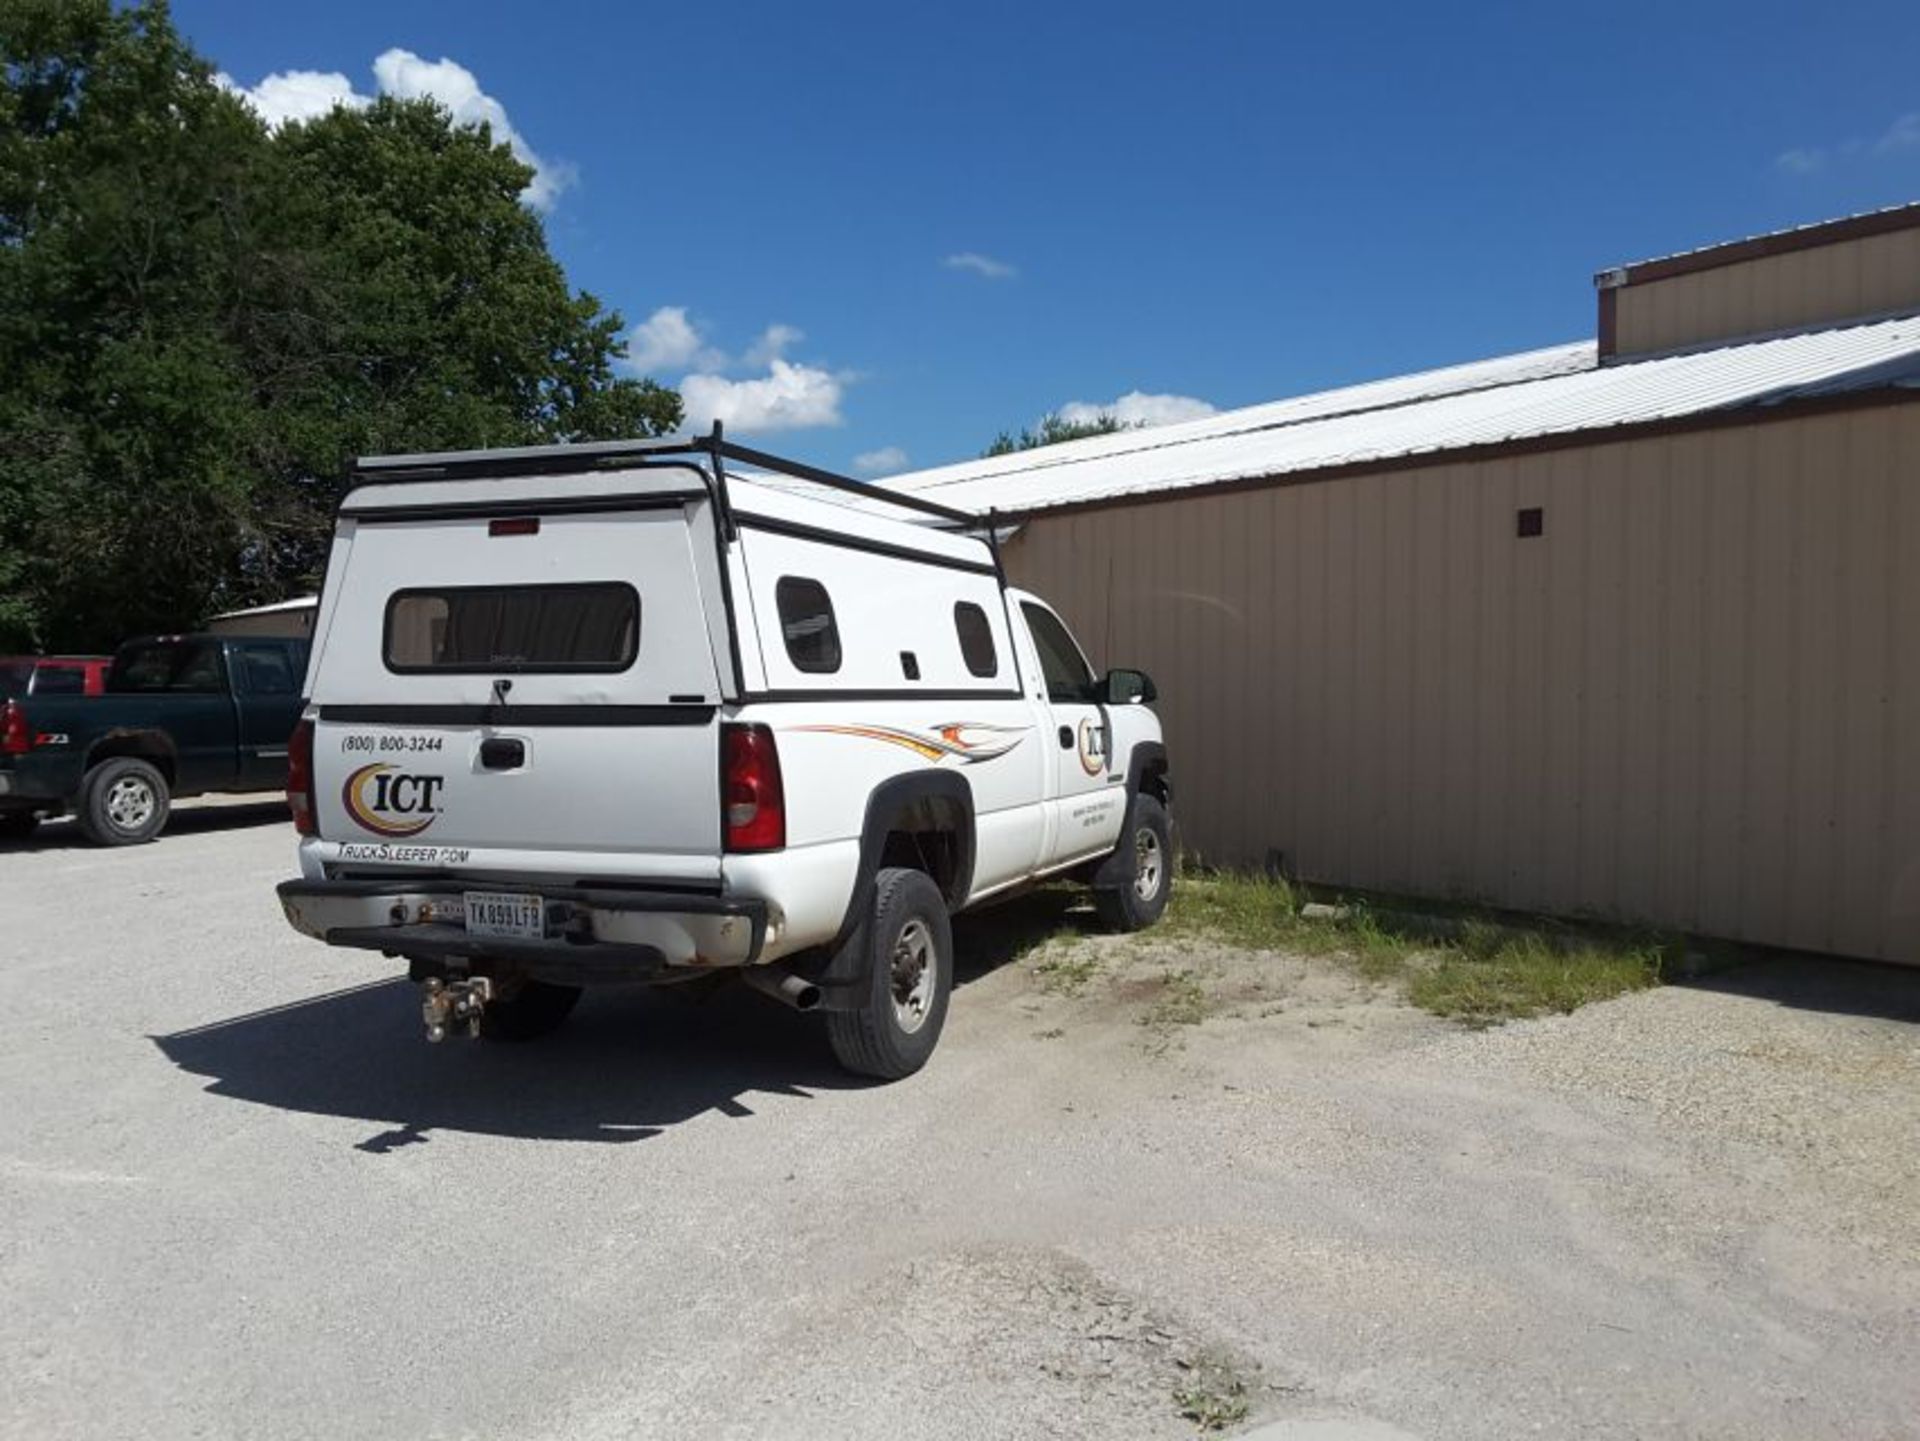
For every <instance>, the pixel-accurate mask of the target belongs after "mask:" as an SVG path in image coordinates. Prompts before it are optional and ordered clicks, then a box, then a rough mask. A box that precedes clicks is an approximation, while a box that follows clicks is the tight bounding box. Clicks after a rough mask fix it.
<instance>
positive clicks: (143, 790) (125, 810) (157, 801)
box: [80, 756, 173, 846]
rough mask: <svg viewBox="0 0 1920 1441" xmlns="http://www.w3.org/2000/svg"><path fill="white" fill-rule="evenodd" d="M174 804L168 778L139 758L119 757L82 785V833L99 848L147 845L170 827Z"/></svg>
mask: <svg viewBox="0 0 1920 1441" xmlns="http://www.w3.org/2000/svg"><path fill="white" fill-rule="evenodd" d="M172 805H173V796H172V794H171V793H170V792H169V791H168V790H167V780H166V777H165V776H163V775H161V774H160V772H159V771H158V770H157V769H155V768H154V767H153V766H151V765H149V764H148V763H147V762H146V761H143V760H140V759H139V758H138V757H136V756H117V757H115V758H114V759H112V760H105V761H102V762H100V764H99V765H97V766H95V767H94V768H93V769H92V770H90V771H88V772H87V778H86V780H85V781H83V782H82V783H81V786H80V830H81V832H82V833H83V834H84V835H85V836H86V838H87V839H88V840H90V841H92V842H93V843H94V844H95V845H97V846H137V845H143V844H145V843H146V842H147V841H150V840H152V839H153V838H154V837H155V836H157V835H159V834H160V832H161V830H162V829H163V828H164V827H165V826H166V824H167V812H168V810H169V809H170V808H171V807H172Z"/></svg>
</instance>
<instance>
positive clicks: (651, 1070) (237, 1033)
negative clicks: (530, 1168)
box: [152, 895, 1072, 1155]
mask: <svg viewBox="0 0 1920 1441" xmlns="http://www.w3.org/2000/svg"><path fill="white" fill-rule="evenodd" d="M1071 901H1072V898H1071V897H1057V898H1056V897H1049V896H1044V895H1042V896H1033V897H1028V898H1023V899H1022V900H1020V901H1017V902H1013V903H1010V904H1008V905H1004V906H998V907H995V908H993V909H992V910H990V911H987V912H984V913H982V914H981V915H980V916H978V917H973V916H969V917H964V918H962V919H960V920H959V921H958V922H956V925H955V933H956V934H955V951H956V962H955V981H956V984H957V985H959V986H962V987H964V986H965V985H966V984H967V983H969V982H970V981H973V980H976V979H978V978H980V977H981V976H983V975H986V974H988V973H990V972H991V971H992V970H993V969H995V968H996V967H998V966H999V965H1002V964H1004V963H1005V962H1006V961H1007V960H1010V959H1012V958H1013V957H1015V956H1017V955H1019V954H1020V953H1021V952H1022V951H1023V950H1025V949H1026V948H1027V947H1028V946H1030V945H1031V944H1033V943H1034V942H1035V941H1037V940H1039V939H1042V938H1044V937H1045V936H1047V935H1051V934H1054V933H1055V932H1057V931H1058V930H1060V929H1061V928H1062V926H1063V925H1070V924H1072V922H1071V920H1069V919H1066V917H1067V916H1068V911H1069V906H1070V905H1071ZM152 1039H153V1042H154V1044H155V1045H156V1046H158V1047H159V1049H160V1051H161V1053H162V1054H164V1055H165V1056H166V1057H167V1059H168V1060H170V1061H171V1062H173V1064H174V1065H176V1066H178V1067H180V1068H181V1069H182V1070H184V1071H188V1072H191V1073H192V1074H194V1075H196V1076H204V1077H206V1078H207V1079H208V1081H209V1084H208V1086H207V1087H206V1090H207V1092H208V1093H209V1094H212V1095H215V1096H221V1097H226V1098H228V1099H232V1100H239V1101H249V1102H252V1103H253V1104H255V1105H262V1106H273V1107H277V1108H279V1109H281V1110H287V1111H298V1112H304V1113H307V1114H311V1115H323V1116H339V1117H343V1118H348V1119H353V1120H360V1121H367V1122H371V1123H373V1124H374V1125H376V1126H377V1127H378V1129H377V1130H375V1131H374V1132H373V1133H372V1134H370V1135H368V1136H366V1137H365V1138H364V1139H362V1140H360V1141H358V1142H356V1143H355V1146H356V1149H358V1150H361V1151H366V1152H368V1153H370V1154H374V1155H382V1154H385V1153H387V1152H390V1151H394V1150H398V1149H400V1148H402V1147H405V1146H410V1145H419V1144H422V1143H424V1142H426V1141H429V1140H431V1139H432V1137H433V1135H434V1134H435V1133H436V1132H460V1131H465V1132H471V1133H473V1134H477V1135H490V1136H509V1137H516V1138H520V1139H525V1140H560V1141H600V1142H630V1141H641V1140H646V1139H648V1138H649V1137H652V1136H657V1135H660V1134H661V1133H662V1132H663V1131H665V1130H667V1129H668V1128H669V1127H672V1126H674V1125H676V1124H678V1123H680V1122H682V1121H687V1120H691V1119H692V1118H693V1117H695V1116H700V1115H704V1114H705V1113H707V1112H708V1111H718V1112H719V1113H720V1114H722V1115H724V1116H732V1117H741V1118H744V1117H749V1116H752V1115H753V1114H754V1111H753V1108H752V1106H751V1104H750V1103H749V1101H748V1099H747V1098H748V1097H750V1096H752V1095H755V1094H759V1095H774V1096H790V1097H798V1098H801V1099H813V1098H814V1097H815V1096H816V1095H817V1094H820V1093H827V1092H839V1091H855V1090H862V1089H866V1088H869V1087H871V1086H872V1085H874V1084H876V1083H874V1082H870V1081H866V1080H863V1079H861V1078H860V1077H857V1076H852V1075H849V1074H848V1073H847V1072H845V1071H843V1070H841V1069H840V1067H839V1066H838V1065H837V1064H836V1063H835V1062H834V1059H833V1056H832V1054H831V1052H830V1051H829V1050H828V1048H827V1040H826V1036H825V1033H824V1026H823V1023H822V1021H821V1019H820V1017H819V1016H817V1015H801V1014H799V1013H797V1012H794V1011H789V1010H786V1009H784V1008H782V1007H781V1006H779V1005H777V1004H775V1003H774V1002H772V1001H769V1000H767V999H766V998H764V997H762V996H759V995H756V994H754V993H752V992H750V991H747V990H746V989H745V988H744V987H739V986H728V987H726V988H724V989H721V990H718V991H715V992H713V993H711V994H709V995H707V996H705V997H704V998H695V997H694V996H692V995H691V994H686V993H682V992H680V991H677V990H658V991H649V990H645V989H640V988H625V987H619V988H608V989H602V990H598V991H592V992H589V993H588V995H587V996H586V997H585V998H584V999H583V1000H582V1001H581V1003H580V1006H579V1009H578V1010H576V1011H575V1012H574V1014H573V1017H572V1019H571V1020H569V1021H568V1022H567V1024H566V1025H565V1026H563V1027H562V1028H561V1029H560V1030H558V1031H556V1032H554V1033H553V1034H552V1035H550V1036H546V1037H543V1038H542V1039H540V1040H538V1041H533V1042H529V1043H527V1044H524V1045H506V1044H498V1045H496V1044H491V1043H488V1042H484V1041H469V1040H467V1039H465V1038H461V1037H456V1038H453V1039H450V1040H448V1041H446V1042H444V1043H443V1044H441V1045H437V1046H430V1045H428V1044H427V1043H426V1042H425V1040H424V1039H422V1035H421V1025H420V1006H419V993H418V992H417V991H416V990H415V988H414V987H413V986H412V985H411V984H409V983H408V982H406V981H403V980H390V981H378V982H375V983H373V984H371V985H365V986H357V987H353V988H351V989H348V990H344V991H335V992H332V993H330V994H327V995H322V996H314V997H312V998H311V999H308V1000H302V1001H296V1002H294V1003H292V1004H291V1005H286V1006H277V1007H274V1008H272V1009H269V1010H264V1011H256V1012H253V1013H251V1014H248V1015H244V1016H236V1017H234V1018H232V1019H230V1020H224V1021H217V1022H214V1023H213V1024H211V1025H206V1026H200V1027H196V1028H195V1029H193V1030H189V1031H179V1032H176V1033H174V1034H172V1035H165V1036H155V1037H153V1038H152ZM936 1064H937V1061H936Z"/></svg>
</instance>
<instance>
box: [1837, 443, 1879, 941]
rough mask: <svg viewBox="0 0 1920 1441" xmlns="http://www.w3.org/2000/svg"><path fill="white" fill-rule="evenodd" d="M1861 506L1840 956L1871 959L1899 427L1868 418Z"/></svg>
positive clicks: (1858, 456)
mask: <svg viewBox="0 0 1920 1441" xmlns="http://www.w3.org/2000/svg"><path fill="white" fill-rule="evenodd" d="M1850 428H1851V430H1852V436H1851V444H1852V446H1853V457H1852V459H1853V465H1852V470H1853V471H1854V481H1853V484H1854V485H1855V486H1857V487H1858V490H1859V495H1858V499H1857V501H1856V503H1854V504H1852V505H1849V506H1847V507H1846V508H1845V511H1844V516H1843V526H1842V531H1841V541H1840V544H1841V581H1840V588H1841V594H1840V597H1839V604H1840V608H1841V615H1842V621H1841V630H1840V637H1839V645H1840V669H1841V682H1840V689H1839V694H1840V698H1841V707H1842V715H1841V720H1840V726H1841V736H1840V784H1839V791H1838V795H1837V797H1836V801H1837V804H1836V811H1837V819H1838V836H1837V843H1836V845H1835V863H1836V865H1837V868H1838V875H1837V878H1836V887H1837V889H1836V896H1835V904H1836V907H1837V913H1836V915H1835V917H1834V941H1833V945H1834V949H1836V950H1840V951H1846V952H1850V953H1861V952H1872V951H1875V950H1877V949H1878V948H1879V947H1880V946H1881V944H1883V932H1884V930H1885V919H1886V918H1885V917H1884V915H1882V914H1881V913H1880V910H1879V908H1878V907H1876V906H1875V905H1874V899H1875V896H1876V895H1877V893H1878V891H1879V888H1880V885H1881V878H1880V877H1879V875H1877V874H1876V871H1877V869H1878V867H1877V864H1876V862H1877V860H1878V858H1879V857H1880V856H1881V855H1882V854H1884V848H1885V845H1886V838H1885V836H1884V834H1883V832H1882V824H1883V821H1884V814H1885V813H1884V806H1885V803H1886V793H1887V784H1886V761H1887V756H1886V749H1887V744H1888V733H1887V731H1888V727H1887V708H1888V703H1889V695H1888V691H1889V687H1890V685H1891V683H1892V680H1893V677H1892V675H1891V674H1890V673H1889V671H1888V669H1887V658H1888V650H1889V647H1888V640H1889V632H1890V630H1891V624H1890V619H1889V615H1888V606H1887V598H1888V596H1889V595H1890V594H1891V589H1890V587H1891V584H1892V581H1893V577H1892V576H1891V575H1890V574H1889V573H1888V568H1887V567H1888V562H1889V560H1890V559H1891V557H1889V555H1888V553H1887V548H1886V537H1887V534H1888V532H1889V530H1890V529H1891V528H1892V522H1893V512H1892V506H1891V504H1890V500H1891V485H1890V471H1891V468H1892V460H1891V450H1890V442H1891V426H1890V424H1889V423H1888V417H1887V415H1886V414H1885V413H1881V414H1878V415H1864V416H1861V417H1859V418H1858V419H1856V420H1855V421H1854V422H1853V423H1852V425H1851V427H1850Z"/></svg>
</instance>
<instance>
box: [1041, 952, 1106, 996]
mask: <svg viewBox="0 0 1920 1441" xmlns="http://www.w3.org/2000/svg"><path fill="white" fill-rule="evenodd" d="M1099 971H1100V958H1099V957H1098V956H1096V955H1094V954H1093V953H1092V952H1090V951H1074V952H1069V953H1068V954H1066V955H1061V956H1053V957H1050V958H1049V959H1047V960H1044V961H1042V962H1040V964H1039V965H1037V966H1035V967H1034V968H1033V974H1034V975H1035V976H1036V977H1038V978H1039V981H1040V989H1041V990H1043V991H1045V992H1046V993H1047V994H1048V995H1052V996H1077V995H1079V994H1080V993H1081V992H1082V991H1084V990H1085V989H1086V988H1087V982H1089V981H1091V980H1092V979H1093V978H1094V977H1095V976H1096V975H1098V974H1099Z"/></svg>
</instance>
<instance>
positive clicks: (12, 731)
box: [0, 700, 33, 756]
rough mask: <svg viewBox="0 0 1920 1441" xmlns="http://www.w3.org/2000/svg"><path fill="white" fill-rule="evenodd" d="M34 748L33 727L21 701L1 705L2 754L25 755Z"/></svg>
mask: <svg viewBox="0 0 1920 1441" xmlns="http://www.w3.org/2000/svg"><path fill="white" fill-rule="evenodd" d="M32 749H33V728H32V727H31V726H29V725H28V724H27V713H26V711H25V710H23V709H21V706H20V702H19V701H17V700H10V701H8V702H7V703H6V704H5V705H0V756H23V755H25V754H26V753H27V752H28V751H30V750H32Z"/></svg>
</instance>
